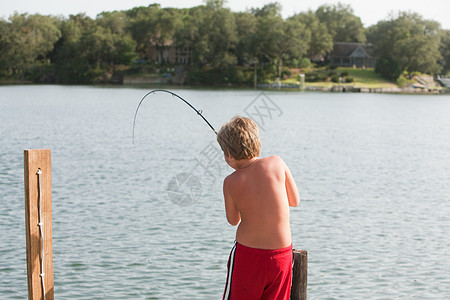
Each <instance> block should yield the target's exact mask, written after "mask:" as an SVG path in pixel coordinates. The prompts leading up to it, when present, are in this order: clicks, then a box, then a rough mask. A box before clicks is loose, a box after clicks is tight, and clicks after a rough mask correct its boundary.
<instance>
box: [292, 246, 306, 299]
mask: <svg viewBox="0 0 450 300" xmlns="http://www.w3.org/2000/svg"><path fill="white" fill-rule="evenodd" d="M307 273H308V252H306V251H305V250H296V249H294V266H293V270H292V287H291V300H306V288H307Z"/></svg>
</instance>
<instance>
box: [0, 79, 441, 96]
mask: <svg viewBox="0 0 450 300" xmlns="http://www.w3.org/2000/svg"><path fill="white" fill-rule="evenodd" d="M21 85H23V86H27V85H42V86H51V85H58V86H98V87H116V88H119V87H125V88H126V87H129V88H148V89H159V88H164V89H171V88H172V89H173V88H175V89H224V90H231V89H238V90H257V91H286V92H288V91H289V92H322V93H369V94H370V93H379V94H410V95H442V94H450V89H446V88H440V89H427V88H413V87H406V88H400V87H392V88H377V87H368V86H361V85H358V86H355V85H349V84H335V85H331V86H330V85H328V86H325V85H324V86H321V85H308V84H306V85H305V87H304V88H302V86H301V85H300V84H277V83H271V84H258V85H257V87H256V88H254V87H252V86H248V85H234V84H217V85H207V84H205V85H202V84H198V85H197V84H174V83H138V84H124V83H110V82H109V83H108V82H105V83H73V84H68V83H55V82H33V81H28V80H0V87H2V86H21Z"/></svg>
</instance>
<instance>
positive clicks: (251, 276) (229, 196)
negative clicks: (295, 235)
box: [217, 116, 300, 300]
mask: <svg viewBox="0 0 450 300" xmlns="http://www.w3.org/2000/svg"><path fill="white" fill-rule="evenodd" d="M217 141H218V142H219V145H220V147H221V148H222V150H223V152H224V156H225V161H226V162H227V163H228V165H229V166H230V167H232V168H233V169H235V172H233V173H232V174H230V175H229V176H228V177H226V178H225V180H224V183H223V193H224V198H225V211H226V216H227V220H228V222H229V223H230V224H231V225H233V226H234V225H238V224H239V226H238V228H237V230H236V242H235V246H234V247H233V249H232V250H231V253H230V258H229V260H228V275H227V283H226V287H225V291H224V295H223V299H232V300H235V299H245V300H252V299H255V300H256V299H268V300H278V299H286V300H288V299H289V296H290V288H291V277H292V276H291V275H292V255H293V254H292V242H291V229H290V222H289V206H294V207H295V206H297V205H298V203H299V201H300V199H299V195H298V190H297V186H296V184H295V182H294V178H293V177H292V174H291V172H290V171H289V168H288V167H287V166H286V164H285V163H284V162H283V160H282V159H281V158H279V157H278V156H270V157H266V158H258V157H259V156H260V153H261V141H260V138H259V132H258V127H257V125H256V124H255V123H254V122H253V121H252V120H251V119H249V118H244V117H240V116H236V117H234V118H233V119H231V121H230V122H228V123H226V124H224V125H223V126H222V128H221V129H220V130H219V132H218V134H217Z"/></svg>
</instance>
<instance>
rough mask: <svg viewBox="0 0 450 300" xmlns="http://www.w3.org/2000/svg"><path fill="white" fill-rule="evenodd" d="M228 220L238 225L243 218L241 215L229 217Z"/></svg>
mask: <svg viewBox="0 0 450 300" xmlns="http://www.w3.org/2000/svg"><path fill="white" fill-rule="evenodd" d="M227 221H228V223H230V225H232V226H236V225H237V224H239V222H240V221H241V218H239V217H234V218H233V217H227Z"/></svg>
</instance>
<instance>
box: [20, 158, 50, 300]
mask: <svg viewBox="0 0 450 300" xmlns="http://www.w3.org/2000/svg"><path fill="white" fill-rule="evenodd" d="M24 179H25V231H26V244H27V274H28V299H29V300H37V299H39V300H41V299H45V300H54V286H53V250H52V175H51V152H50V150H49V149H39V150H25V151H24Z"/></svg>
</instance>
